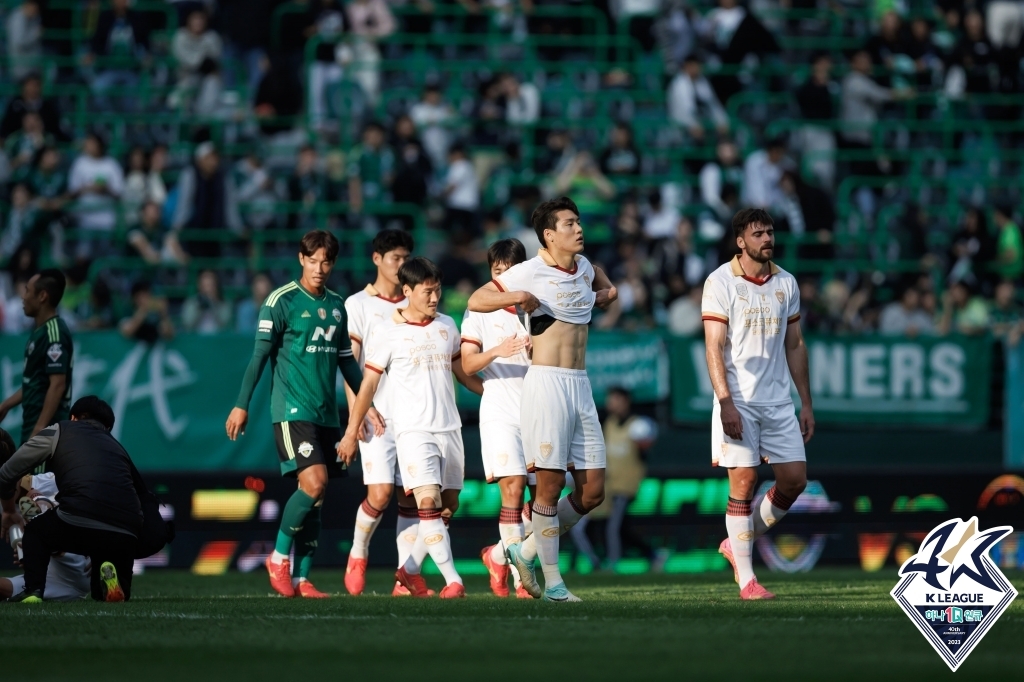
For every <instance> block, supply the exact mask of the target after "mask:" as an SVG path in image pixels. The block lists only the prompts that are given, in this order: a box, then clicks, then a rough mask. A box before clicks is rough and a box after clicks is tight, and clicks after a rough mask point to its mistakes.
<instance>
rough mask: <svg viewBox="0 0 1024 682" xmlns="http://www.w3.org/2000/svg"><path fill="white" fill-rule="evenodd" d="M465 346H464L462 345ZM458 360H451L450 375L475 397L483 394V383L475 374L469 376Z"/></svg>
mask: <svg viewBox="0 0 1024 682" xmlns="http://www.w3.org/2000/svg"><path fill="white" fill-rule="evenodd" d="M463 345H465V344H463ZM459 360H460V358H452V373H453V374H454V375H455V378H456V379H457V380H458V382H459V383H460V384H462V385H463V386H465V387H466V388H468V389H469V390H471V391H472V392H473V393H476V394H477V395H483V394H484V382H483V380H482V379H481V378H480V377H478V376H477V375H476V374H471V373H469V372H467V371H466V369H465V367H463V365H462V363H461V362H460V361H459Z"/></svg>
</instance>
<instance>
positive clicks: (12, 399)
mask: <svg viewBox="0 0 1024 682" xmlns="http://www.w3.org/2000/svg"><path fill="white" fill-rule="evenodd" d="M18 405H21V389H20V388H19V389H18V390H17V391H15V392H14V393H12V394H11V395H10V396H8V398H7V400H5V401H3V402H2V403H0V422H2V421H3V420H4V419H6V418H7V413H8V412H10V411H11V410H13V409H14V408H15V407H17V406H18Z"/></svg>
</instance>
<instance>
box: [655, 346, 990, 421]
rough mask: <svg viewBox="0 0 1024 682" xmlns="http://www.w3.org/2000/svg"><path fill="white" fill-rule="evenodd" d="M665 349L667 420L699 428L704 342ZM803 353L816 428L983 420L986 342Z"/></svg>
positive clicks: (706, 411) (707, 395)
mask: <svg viewBox="0 0 1024 682" xmlns="http://www.w3.org/2000/svg"><path fill="white" fill-rule="evenodd" d="M671 343H672V346H671V349H672V416H673V418H674V419H675V420H676V421H683V422H706V421H707V420H708V419H710V417H711V405H712V398H713V393H712V390H711V380H710V378H709V377H708V368H707V360H706V358H705V349H704V340H703V339H702V338H686V339H673V341H672V342H671ZM807 349H808V357H809V360H810V373H811V395H812V396H813V398H814V414H815V419H816V421H817V422H818V423H821V424H865V425H872V424H879V425H885V424H891V425H898V424H918V425H922V424H935V425H939V424H941V425H948V426H983V425H984V424H985V423H986V421H987V420H988V411H989V383H990V381H989V380H990V376H991V358H992V350H991V341H990V340H989V339H988V338H985V337H948V338H919V339H905V338H889V337H857V338H821V337H818V338H814V337H811V338H808V339H807ZM793 397H794V402H796V403H799V401H798V400H797V399H796V395H795V394H794V396H793Z"/></svg>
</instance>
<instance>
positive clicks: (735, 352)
mask: <svg viewBox="0 0 1024 682" xmlns="http://www.w3.org/2000/svg"><path fill="white" fill-rule="evenodd" d="M732 227H733V233H734V234H735V236H736V245H737V246H739V248H740V253H739V255H737V256H736V257H735V258H733V259H732V260H731V261H730V262H728V263H726V264H725V265H722V266H721V267H720V268H718V269H717V270H715V271H714V272H713V273H711V275H710V276H709V277H708V279H707V281H706V282H705V283H704V300H703V303H702V305H701V316H702V317H703V319H704V338H705V341H706V344H707V360H708V372H709V374H710V375H711V385H712V387H713V388H714V391H715V404H714V410H713V412H712V416H711V464H712V465H713V466H721V467H725V468H726V469H728V471H729V504H728V507H727V511H726V516H725V527H726V529H727V530H728V532H729V537H728V538H726V539H725V540H723V541H722V544H721V545H720V546H719V549H718V551H719V552H721V553H722V555H723V556H725V558H726V559H728V560H729V563H730V564H732V567H733V571H734V574H735V578H736V582H737V583H739V585H740V599H773V598H774V597H775V595H773V594H772V593H771V592H769V591H768V590H766V589H765V588H764V587H762V586H761V585H760V584H758V582H757V578H756V577H755V576H754V568H753V563H752V557H751V550H752V548H753V543H754V539H755V538H757V537H758V536H759V535H762V534H763V533H764V532H765V531H767V530H768V529H769V528H771V527H772V526H774V525H775V524H776V523H778V522H779V521H780V520H781V519H782V517H783V516H785V515H786V512H787V511H789V508H790V507H791V506H792V504H793V502H794V501H795V500H796V498H797V497H798V496H799V495H800V493H802V492H803V490H804V488H805V487H806V485H807V460H806V456H805V454H804V444H805V443H807V442H808V441H809V440H810V439H811V437H812V436H813V435H814V412H813V410H812V408H811V390H810V382H809V380H808V372H807V347H806V346H805V345H804V339H803V335H802V334H801V332H800V290H799V288H798V286H797V283H796V279H795V278H794V277H793V276H792V275H791V274H789V273H788V272H785V271H784V270H782V269H781V268H779V267H778V266H777V265H775V264H774V263H772V261H771V258H772V254H773V253H774V250H775V230H774V227H773V226H772V218H771V216H770V215H768V212H767V211H765V210H763V209H756V208H755V209H744V210H742V211H740V212H739V213H737V214H736V215H735V216H734V217H733V219H732ZM790 376H792V381H793V383H794V384H796V390H797V394H799V396H800V403H801V406H800V418H799V421H798V420H797V417H796V411H795V408H794V407H793V400H792V398H791V396H790ZM762 461H763V462H767V463H768V464H770V465H771V467H772V470H773V471H774V473H775V485H774V486H772V488H771V489H770V490H769V491H768V494H767V495H765V496H764V497H763V498H762V499H761V500H760V502H759V503H758V504H756V505H752V503H751V501H752V499H753V497H754V488H755V487H756V485H757V467H758V465H759V464H760V463H761V462H762Z"/></svg>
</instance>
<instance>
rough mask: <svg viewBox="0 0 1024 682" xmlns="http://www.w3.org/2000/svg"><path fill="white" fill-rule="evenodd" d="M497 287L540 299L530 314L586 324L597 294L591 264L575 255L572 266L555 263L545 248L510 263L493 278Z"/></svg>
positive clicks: (588, 321)
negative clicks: (521, 259)
mask: <svg viewBox="0 0 1024 682" xmlns="http://www.w3.org/2000/svg"><path fill="white" fill-rule="evenodd" d="M494 284H495V285H496V286H497V287H498V289H499V290H501V291H528V292H530V293H531V294H533V295H534V296H536V297H537V300H538V301H540V307H539V308H537V310H536V311H534V313H533V314H534V315H548V316H550V317H553V318H555V319H556V320H560V321H562V322H569V323H572V324H590V314H591V313H592V312H593V310H594V302H595V301H596V300H597V295H596V294H595V293H594V266H593V265H591V264H590V261H588V260H587V259H586V258H584V257H583V256H576V263H575V264H574V265H573V269H572V270H566V269H565V268H561V267H559V266H558V265H557V264H556V263H555V261H554V259H553V258H552V257H551V254H549V253H548V251H547V249H541V250H539V251H538V252H537V257H536V258H531V259H530V260H528V261H526V262H524V263H519V264H518V265H513V266H512V267H510V268H509V269H508V270H506V271H505V272H503V273H501V274H500V275H498V276H497V277H496V278H495V279H494Z"/></svg>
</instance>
